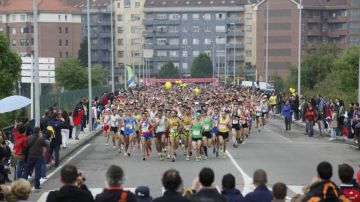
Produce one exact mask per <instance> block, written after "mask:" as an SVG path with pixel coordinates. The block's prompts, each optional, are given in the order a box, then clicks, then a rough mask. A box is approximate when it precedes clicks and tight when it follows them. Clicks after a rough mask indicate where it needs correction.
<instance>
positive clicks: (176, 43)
mask: <svg viewBox="0 0 360 202" xmlns="http://www.w3.org/2000/svg"><path fill="white" fill-rule="evenodd" d="M169 45H179V39H169Z"/></svg>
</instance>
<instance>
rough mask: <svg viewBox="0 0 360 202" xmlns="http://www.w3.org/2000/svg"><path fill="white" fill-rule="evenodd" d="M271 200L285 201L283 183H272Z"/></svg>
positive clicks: (285, 193)
mask: <svg viewBox="0 0 360 202" xmlns="http://www.w3.org/2000/svg"><path fill="white" fill-rule="evenodd" d="M272 191H273V200H272V201H273V202H285V201H286V195H287V187H286V185H285V184H284V183H282V182H278V183H276V184H274V185H273V188H272Z"/></svg>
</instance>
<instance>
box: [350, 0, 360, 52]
mask: <svg viewBox="0 0 360 202" xmlns="http://www.w3.org/2000/svg"><path fill="white" fill-rule="evenodd" d="M349 28H350V30H349V31H350V33H349V35H350V36H349V43H350V46H351V45H360V1H359V0H351V2H350V25H349Z"/></svg>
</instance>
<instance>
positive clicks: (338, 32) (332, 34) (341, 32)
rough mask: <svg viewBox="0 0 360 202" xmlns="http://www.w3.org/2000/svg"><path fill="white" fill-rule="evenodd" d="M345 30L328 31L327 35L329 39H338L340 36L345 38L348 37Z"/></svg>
mask: <svg viewBox="0 0 360 202" xmlns="http://www.w3.org/2000/svg"><path fill="white" fill-rule="evenodd" d="M348 34H349V33H348V31H347V30H328V32H327V35H328V36H329V37H340V36H346V35H348Z"/></svg>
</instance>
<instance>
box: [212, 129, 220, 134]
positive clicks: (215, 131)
mask: <svg viewBox="0 0 360 202" xmlns="http://www.w3.org/2000/svg"><path fill="white" fill-rule="evenodd" d="M212 132H213V133H214V135H215V136H218V135H219V129H218V127H214V128H213V130H212Z"/></svg>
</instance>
